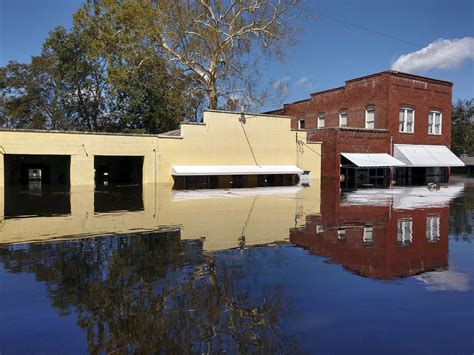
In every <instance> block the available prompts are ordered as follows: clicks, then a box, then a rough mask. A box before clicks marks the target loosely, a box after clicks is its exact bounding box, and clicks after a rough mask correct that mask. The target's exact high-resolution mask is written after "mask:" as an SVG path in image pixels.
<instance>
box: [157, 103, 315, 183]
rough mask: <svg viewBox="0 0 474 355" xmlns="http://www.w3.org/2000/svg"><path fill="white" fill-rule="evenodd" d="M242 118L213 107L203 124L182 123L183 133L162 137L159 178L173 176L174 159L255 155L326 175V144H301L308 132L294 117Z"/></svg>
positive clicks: (244, 161) (239, 161)
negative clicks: (298, 128)
mask: <svg viewBox="0 0 474 355" xmlns="http://www.w3.org/2000/svg"><path fill="white" fill-rule="evenodd" d="M240 118H241V114H240V113H229V112H220V111H208V112H205V113H204V120H203V124H198V125H197V124H183V125H181V138H160V140H159V143H158V148H159V149H158V152H159V169H158V171H159V173H158V174H159V181H160V182H161V183H171V182H172V176H171V166H172V165H255V161H256V162H257V163H258V164H259V165H296V166H298V167H299V168H301V169H303V170H309V171H311V179H319V178H320V171H321V169H320V164H321V159H320V154H321V144H320V143H311V144H308V145H307V146H304V145H303V146H302V145H301V144H297V140H300V141H301V142H305V143H306V132H303V131H292V130H291V126H290V125H291V120H290V119H288V118H286V117H281V116H266V115H265V116H259V115H252V114H245V115H244V118H245V123H243V122H241V121H240V120H239V119H240ZM301 147H303V149H301ZM252 151H253V154H252ZM254 156H255V158H254Z"/></svg>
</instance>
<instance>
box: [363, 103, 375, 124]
mask: <svg viewBox="0 0 474 355" xmlns="http://www.w3.org/2000/svg"><path fill="white" fill-rule="evenodd" d="M369 111H373V112H374V121H373V125H374V126H373V127H371V128H369V120H368V115H367V113H368V112H369ZM375 115H376V113H375V107H373V106H370V107H367V108H366V109H365V128H367V129H375Z"/></svg>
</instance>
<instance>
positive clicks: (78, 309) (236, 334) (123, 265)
mask: <svg viewBox="0 0 474 355" xmlns="http://www.w3.org/2000/svg"><path fill="white" fill-rule="evenodd" d="M233 252H237V251H227V252H220V253H215V254H205V253H204V252H203V251H202V241H201V240H194V241H181V240H180V233H179V231H175V232H161V233H142V234H135V235H132V234H130V235H125V236H103V237H95V238H86V239H76V240H67V241H61V242H51V243H36V244H35V243H33V244H21V245H19V244H18V245H7V246H3V247H0V261H1V262H2V263H3V264H4V267H5V269H6V270H8V271H10V272H14V273H19V272H31V273H34V274H35V275H36V279H37V280H38V281H42V282H45V283H46V287H47V292H48V295H49V297H50V299H51V300H52V304H53V306H54V307H55V308H57V309H58V311H59V313H60V314H61V315H66V314H75V315H76V317H77V325H78V326H79V327H80V328H82V329H84V330H85V331H86V334H87V343H88V350H89V352H91V353H100V352H108V353H109V352H110V353H111V352H137V351H138V352H143V353H152V352H156V351H157V350H166V351H167V352H168V351H169V352H186V353H187V352H216V351H219V352H220V351H230V352H277V353H290V352H295V351H296V348H295V347H296V346H295V342H294V340H293V338H291V337H290V336H287V335H285V334H284V333H283V331H282V330H281V324H280V323H281V320H282V317H283V316H284V312H286V309H285V306H284V304H285V302H283V300H282V297H281V294H280V293H279V292H278V290H275V289H272V290H250V287H249V286H248V283H247V282H246V277H247V273H250V272H252V271H251V270H252V267H251V263H252V261H251V258H250V257H248V258H245V257H244V258H241V256H242V255H240V257H239V258H232V255H231V254H232V253H233ZM238 252H239V253H249V250H248V249H247V250H244V251H238Z"/></svg>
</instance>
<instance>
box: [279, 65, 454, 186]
mask: <svg viewBox="0 0 474 355" xmlns="http://www.w3.org/2000/svg"><path fill="white" fill-rule="evenodd" d="M451 100H452V84H451V83H448V82H444V81H440V80H435V79H429V78H423V77H419V76H415V75H409V74H404V73H398V72H393V71H387V72H382V73H378V74H374V75H369V76H366V77H362V78H358V79H353V80H348V81H347V82H346V85H345V86H343V87H340V88H335V89H331V90H326V91H322V92H318V93H314V94H311V97H310V98H309V99H307V100H302V101H298V102H294V103H291V104H286V105H284V107H283V108H282V109H279V110H276V111H273V112H272V113H273V114H277V115H287V116H291V117H292V128H295V129H296V128H297V126H298V120H299V119H302V118H304V119H305V129H306V130H310V131H311V132H310V134H309V139H308V140H309V141H320V142H323V145H322V152H323V154H324V158H323V160H322V161H321V164H322V176H323V177H338V176H339V164H340V156H339V154H340V152H357V153H361V152H372V153H390V151H391V150H390V137H393V143H394V144H397V143H399V144H434V145H445V146H447V147H450V145H451ZM405 106H408V107H411V108H413V109H414V110H415V132H414V133H400V132H399V111H400V108H401V107H405ZM367 107H375V110H376V114H375V115H376V116H375V128H376V130H367V131H366V132H365V133H362V132H360V130H359V131H358V130H347V131H346V130H338V131H334V130H327V129H317V117H319V116H324V117H325V127H338V126H339V113H340V112H341V111H347V112H348V126H349V127H352V128H363V129H364V130H365V110H366V108H367ZM432 110H435V111H439V112H441V113H442V115H443V119H442V134H441V135H430V134H428V115H429V112H430V111H432ZM378 129H385V130H387V131H386V132H385V133H382V132H380V131H378Z"/></svg>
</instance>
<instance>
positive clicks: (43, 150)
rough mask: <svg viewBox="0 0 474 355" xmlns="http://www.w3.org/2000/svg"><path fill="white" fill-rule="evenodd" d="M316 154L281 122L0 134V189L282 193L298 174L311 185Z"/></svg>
mask: <svg viewBox="0 0 474 355" xmlns="http://www.w3.org/2000/svg"><path fill="white" fill-rule="evenodd" d="M320 154H321V145H320V143H308V142H307V139H306V132H303V131H295V130H291V128H290V119H289V118H286V117H282V116H269V115H253V114H243V113H230V112H222V111H207V112H205V113H204V120H203V122H202V123H199V124H191V123H183V124H182V125H181V128H180V130H179V131H177V132H174V134H173V133H169V134H163V135H127V134H99V133H97V134H96V133H81V132H47V131H46V132H45V131H22V130H0V188H3V187H4V186H5V185H9V184H15V183H18V182H19V181H23V182H24V181H34V180H40V181H43V182H46V183H50V184H60V183H64V184H70V185H71V186H79V185H94V183H97V181H100V182H108V181H110V182H111V183H113V182H125V183H142V184H173V182H174V183H175V185H179V186H180V187H182V188H186V187H188V188H190V187H193V186H196V187H200V186H203V185H202V184H203V183H204V184H206V186H207V187H240V186H239V185H242V186H244V185H245V186H265V184H267V183H268V184H270V183H269V182H268V181H267V180H269V179H270V178H274V180H275V181H272V183H273V184H274V185H290V184H292V183H294V182H295V180H294V179H295V176H296V175H300V176H302V175H305V174H306V176H304V178H305V179H307V180H308V181H317V183H318V184H319V182H318V180H319V178H320ZM231 176H234V177H239V178H238V179H237V178H231ZM116 177H120V178H121V179H123V180H124V181H118V180H114V179H115V178H116ZM276 177H279V178H278V179H277V178H276ZM239 179H240V180H239Z"/></svg>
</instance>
